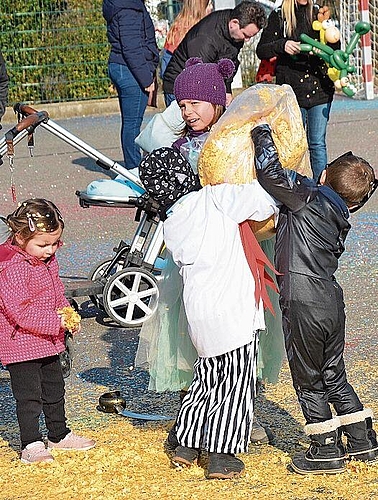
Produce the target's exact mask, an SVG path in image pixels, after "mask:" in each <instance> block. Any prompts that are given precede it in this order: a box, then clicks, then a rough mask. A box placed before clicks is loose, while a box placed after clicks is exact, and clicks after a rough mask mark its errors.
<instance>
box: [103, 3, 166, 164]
mask: <svg viewBox="0 0 378 500" xmlns="http://www.w3.org/2000/svg"><path fill="white" fill-rule="evenodd" d="M102 12H103V16H104V18H105V20H106V23H107V34H108V40H109V42H110V45H111V49H110V55H109V60H108V70H109V77H110V79H111V81H112V82H113V84H114V86H115V88H116V90H117V92H118V99H119V104H120V109H121V117H122V126H121V142H122V150H123V156H124V161H125V166H126V168H127V169H129V170H131V169H134V168H137V167H138V165H139V162H140V160H141V154H140V149H139V147H138V146H137V145H136V144H135V138H136V136H137V135H138V134H139V132H140V127H141V125H142V120H143V115H144V112H145V110H146V107H147V103H148V94H149V92H151V91H152V90H153V88H154V83H153V80H154V74H155V72H156V68H157V65H158V63H159V51H158V48H157V45H156V39H155V29H154V25H153V23H152V19H151V17H150V14H149V13H148V11H147V9H146V6H145V5H144V2H143V1H142V0H104V1H103V4H102ZM135 173H137V171H135Z"/></svg>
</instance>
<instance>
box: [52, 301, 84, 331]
mask: <svg viewBox="0 0 378 500" xmlns="http://www.w3.org/2000/svg"><path fill="white" fill-rule="evenodd" d="M57 313H58V315H59V316H60V321H61V325H62V328H65V329H66V330H68V331H69V332H70V333H72V334H73V335H75V334H76V333H79V332H80V329H81V325H80V321H81V317H80V314H79V313H77V312H76V311H75V309H74V308H73V307H71V306H69V307H63V308H62V309H58V311H57Z"/></svg>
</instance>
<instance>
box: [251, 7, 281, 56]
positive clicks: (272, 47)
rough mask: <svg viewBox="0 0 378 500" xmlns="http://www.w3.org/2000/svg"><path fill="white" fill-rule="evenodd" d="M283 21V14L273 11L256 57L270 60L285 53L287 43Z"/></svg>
mask: <svg viewBox="0 0 378 500" xmlns="http://www.w3.org/2000/svg"><path fill="white" fill-rule="evenodd" d="M286 41H287V38H285V36H284V30H283V21H282V18H281V14H280V13H278V12H277V11H275V10H274V11H272V12H271V14H270V16H269V18H268V24H267V26H266V28H264V29H263V31H262V33H261V37H260V40H259V43H258V44H257V47H256V55H257V57H258V58H259V59H270V58H271V57H275V56H279V55H280V54H284V53H285V43H286Z"/></svg>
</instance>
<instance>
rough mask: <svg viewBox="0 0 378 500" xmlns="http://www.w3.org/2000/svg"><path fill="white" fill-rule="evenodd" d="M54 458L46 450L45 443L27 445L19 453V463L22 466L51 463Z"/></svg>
mask: <svg viewBox="0 0 378 500" xmlns="http://www.w3.org/2000/svg"><path fill="white" fill-rule="evenodd" d="M53 460H54V457H53V456H52V455H51V453H50V452H49V450H47V449H46V447H45V443H43V442H42V441H35V442H34V443H30V444H28V445H27V446H26V447H25V448H24V449H23V450H22V452H21V462H22V463H24V464H34V463H37V462H52V461H53Z"/></svg>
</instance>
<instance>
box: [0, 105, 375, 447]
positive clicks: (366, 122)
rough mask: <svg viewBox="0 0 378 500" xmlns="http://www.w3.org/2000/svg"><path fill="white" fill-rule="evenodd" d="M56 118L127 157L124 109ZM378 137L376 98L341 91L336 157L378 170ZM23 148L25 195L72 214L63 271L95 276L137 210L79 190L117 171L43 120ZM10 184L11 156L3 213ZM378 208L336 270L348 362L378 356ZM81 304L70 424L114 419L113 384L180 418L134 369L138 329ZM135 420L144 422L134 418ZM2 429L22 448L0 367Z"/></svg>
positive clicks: (19, 154) (0, 193)
mask: <svg viewBox="0 0 378 500" xmlns="http://www.w3.org/2000/svg"><path fill="white" fill-rule="evenodd" d="M151 116H152V114H151V112H148V113H146V120H148V119H149V118H150V117H151ZM51 118H52V119H53V117H51ZM57 123H58V124H59V125H60V126H62V127H63V128H64V129H65V130H67V131H69V132H70V133H72V134H74V136H76V137H78V138H79V139H80V140H81V141H84V142H86V143H87V144H89V145H91V146H92V147H93V148H95V149H96V150H98V151H100V152H101V153H103V154H104V155H106V156H107V157H109V158H111V159H113V160H115V161H119V162H120V161H121V158H122V154H121V149H120V143H119V129H120V117H119V114H118V113H116V114H111V115H103V116H99V115H97V116H91V117H84V118H80V117H79V118H70V119H66V120H65V119H59V121H57ZM8 128H11V125H8V124H6V125H4V129H3V131H2V132H3V133H5V131H6V130H7V129H8ZM377 143H378V103H377V102H376V101H354V100H350V99H343V98H336V100H335V103H334V107H333V111H332V115H331V120H330V124H329V128H328V147H329V158H330V159H333V158H334V157H336V156H337V155H339V154H341V153H343V152H345V151H347V150H352V151H353V153H355V154H357V155H360V156H362V157H364V158H365V159H367V160H368V161H370V162H371V163H372V165H373V166H375V167H376V175H377V176H378V153H377ZM15 153H16V154H15V158H14V184H15V186H16V193H17V200H18V201H22V200H24V199H26V198H29V197H45V198H48V199H51V200H53V201H54V202H55V203H56V204H57V205H58V206H59V207H60V208H61V210H62V212H63V214H64V216H65V221H66V229H65V233H64V241H65V245H64V247H63V248H62V249H61V250H60V251H59V254H58V258H59V262H60V267H61V275H62V276H64V277H82V278H87V277H88V275H89V274H90V271H91V269H93V268H94V267H96V266H97V264H98V263H99V262H100V261H101V260H102V259H106V258H109V257H110V256H112V249H113V247H114V246H115V245H117V244H118V242H119V241H120V240H121V239H126V240H127V239H130V238H131V237H132V236H133V234H134V232H135V229H136V222H135V221H134V215H135V210H134V209H124V208H98V207H91V208H87V209H84V208H81V207H80V206H79V204H78V199H77V196H76V195H75V191H76V190H85V188H86V186H87V185H88V184H89V183H90V182H91V181H92V180H95V179H99V178H108V177H110V176H113V174H112V173H109V172H106V171H104V170H102V169H101V168H100V167H99V166H97V165H96V164H95V162H94V161H93V160H91V159H89V158H87V157H86V156H84V155H83V154H82V153H80V152H79V151H78V150H77V149H76V148H75V147H73V146H72V145H68V144H66V143H65V142H63V141H62V139H60V138H58V137H56V136H54V135H52V134H51V133H50V132H48V131H46V130H44V129H43V128H41V127H39V128H38V129H37V131H36V133H35V147H34V156H33V157H30V156H29V151H28V148H27V145H26V140H23V141H21V142H20V143H19V144H17V145H16V148H15ZM10 184H11V174H10V170H9V165H8V159H7V158H6V157H4V165H3V166H2V167H0V214H8V213H10V212H11V211H13V210H14V209H15V204H14V203H13V202H12V199H11V194H10ZM377 208H378V195H375V197H373V198H372V199H371V200H370V202H369V203H368V204H367V205H366V207H365V208H364V209H363V210H361V211H360V212H358V213H357V214H355V215H353V216H352V219H351V222H352V225H353V227H352V231H351V232H350V234H349V236H348V240H347V250H346V252H345V254H344V255H343V257H342V259H341V261H340V269H339V271H338V279H339V281H340V283H341V284H342V285H343V287H344V291H345V300H346V309H347V315H348V325H347V326H348V332H347V347H346V361H347V363H352V362H354V361H355V360H356V359H361V360H371V362H372V363H375V362H376V351H377V349H376V347H377V337H376V330H377V325H378V307H377V288H378V286H377V283H378V252H377V247H378V216H377ZM320 300H321V299H320ZM78 302H79V305H80V313H81V315H82V317H83V321H82V326H83V329H82V333H81V334H80V336H78V337H77V338H76V339H75V359H74V367H73V372H72V375H71V376H70V377H69V378H68V379H67V384H66V387H67V415H68V418H69V421H70V423H71V424H72V426H73V427H75V425H76V426H81V425H87V426H96V425H99V423H101V422H103V421H105V420H107V419H108V418H109V416H108V415H105V414H101V413H99V412H98V411H97V410H96V406H97V402H98V398H99V396H100V395H101V394H102V393H103V392H105V391H107V390H112V389H120V390H121V392H122V395H123V396H124V397H125V398H126V400H127V408H128V409H129V410H133V411H145V412H150V413H151V412H155V413H164V414H170V415H174V414H175V412H176V410H177V408H178V404H179V398H178V395H177V394H172V393H165V394H156V393H153V392H150V391H148V390H147V384H148V374H147V373H146V372H144V371H143V370H140V369H137V368H135V367H134V356H135V350H136V347H137V342H138V329H133V328H120V327H119V326H118V325H116V324H114V323H112V321H111V320H110V319H109V318H107V317H106V316H104V314H103V313H101V312H100V311H99V310H98V309H96V308H95V307H94V305H93V304H92V302H91V301H90V300H89V298H88V297H86V296H84V297H81V298H80V299H79V300H78ZM362 376H363V374H361V377H362ZM376 395H377V387H375V386H372V387H370V388H369V389H368V396H369V397H372V398H375V397H376ZM117 418H118V417H117ZM119 418H122V417H119ZM135 425H142V424H141V423H139V424H138V423H137V422H135ZM0 436H1V437H2V438H3V439H4V440H6V441H9V442H10V444H11V446H14V447H15V448H17V447H18V428H17V423H16V417H15V407H14V401H13V398H12V395H11V389H10V384H9V378H8V376H7V372H6V371H4V370H0Z"/></svg>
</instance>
